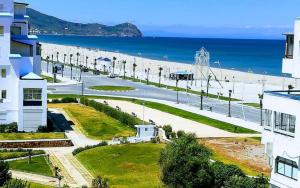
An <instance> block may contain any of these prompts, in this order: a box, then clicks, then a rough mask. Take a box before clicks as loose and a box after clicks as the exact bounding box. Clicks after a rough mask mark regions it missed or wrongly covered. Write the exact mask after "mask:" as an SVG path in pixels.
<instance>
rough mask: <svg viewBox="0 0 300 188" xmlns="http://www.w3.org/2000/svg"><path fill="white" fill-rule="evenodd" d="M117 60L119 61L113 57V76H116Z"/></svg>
mask: <svg viewBox="0 0 300 188" xmlns="http://www.w3.org/2000/svg"><path fill="white" fill-rule="evenodd" d="M116 60H117V58H116V57H113V62H112V68H113V70H112V74H115V66H116Z"/></svg>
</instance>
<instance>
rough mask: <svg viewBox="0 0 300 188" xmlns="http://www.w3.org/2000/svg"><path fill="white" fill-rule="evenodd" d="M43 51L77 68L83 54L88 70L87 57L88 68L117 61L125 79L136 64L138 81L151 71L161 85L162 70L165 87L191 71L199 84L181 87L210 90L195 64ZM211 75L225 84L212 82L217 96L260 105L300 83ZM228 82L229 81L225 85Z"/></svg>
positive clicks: (232, 73)
mask: <svg viewBox="0 0 300 188" xmlns="http://www.w3.org/2000/svg"><path fill="white" fill-rule="evenodd" d="M42 46H43V51H42V57H43V58H46V56H49V57H50V59H51V56H52V54H53V55H54V56H53V57H54V61H56V60H57V57H56V54H57V52H59V57H58V58H59V61H60V62H63V61H64V54H66V55H67V56H66V59H65V61H66V63H68V64H69V62H70V58H69V57H70V56H69V55H70V54H73V58H72V62H73V64H75V65H76V63H77V56H76V54H77V53H80V56H79V64H80V63H82V64H83V65H84V66H85V63H86V57H88V67H90V68H93V67H94V65H93V64H94V59H98V58H99V57H102V58H109V59H113V57H116V58H117V60H116V64H115V73H116V74H120V75H123V72H124V70H123V63H122V61H123V60H125V61H126V62H127V63H126V67H125V69H126V75H127V76H132V75H133V64H134V62H135V63H136V64H137V67H136V77H137V78H140V79H146V74H145V69H148V68H149V69H150V71H149V80H151V81H154V82H158V74H159V67H162V68H163V71H162V80H161V81H162V83H163V84H166V85H172V86H174V85H175V81H170V80H169V79H168V77H169V74H170V73H174V72H176V71H190V72H193V73H194V74H195V78H196V81H195V82H193V83H192V82H185V81H181V82H180V83H179V86H180V87H183V88H186V87H187V86H188V87H190V88H192V89H194V90H201V89H205V88H206V81H205V80H203V82H202V87H201V84H200V83H201V81H200V79H201V76H200V70H199V67H196V66H194V65H191V64H183V63H177V62H170V61H159V60H152V59H147V58H143V57H140V56H139V57H134V56H130V55H127V54H122V53H117V52H108V51H101V50H99V49H88V48H82V47H77V46H67V45H57V44H50V43H42ZM104 65H105V66H106V70H108V69H109V67H110V66H111V65H110V64H109V63H107V62H104V61H97V69H101V70H103V69H104ZM211 70H212V72H211V74H212V75H213V77H217V78H218V80H221V82H220V83H219V82H217V81H215V80H214V79H212V81H211V82H210V92H211V93H214V94H218V93H221V95H224V96H226V95H227V94H228V91H229V90H233V91H234V92H233V97H235V98H239V99H242V100H243V101H245V102H258V97H257V95H258V94H259V93H262V92H263V91H266V90H282V89H287V86H288V85H293V86H297V85H298V83H297V82H298V81H297V80H296V79H292V78H285V77H279V76H270V75H261V74H254V73H252V72H241V71H237V70H228V69H220V68H211ZM225 79H226V80H227V81H225Z"/></svg>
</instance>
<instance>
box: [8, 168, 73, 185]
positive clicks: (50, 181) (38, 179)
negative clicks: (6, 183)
mask: <svg viewBox="0 0 300 188" xmlns="http://www.w3.org/2000/svg"><path fill="white" fill-rule="evenodd" d="M11 173H12V177H13V178H17V179H21V180H25V181H28V182H34V183H39V184H43V185H49V186H55V187H58V180H57V178H53V177H48V176H42V175H37V174H31V173H25V172H19V171H15V170H11ZM64 183H65V182H64V181H62V183H61V185H64ZM69 186H72V185H69ZM73 187H75V186H73Z"/></svg>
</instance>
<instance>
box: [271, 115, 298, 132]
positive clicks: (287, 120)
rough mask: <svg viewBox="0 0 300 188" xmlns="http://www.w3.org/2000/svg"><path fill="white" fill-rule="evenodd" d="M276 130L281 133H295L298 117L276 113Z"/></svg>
mask: <svg viewBox="0 0 300 188" xmlns="http://www.w3.org/2000/svg"><path fill="white" fill-rule="evenodd" d="M274 124H275V127H274V130H275V131H277V132H279V133H283V132H286V133H292V134H294V133H295V125H296V117H295V116H293V115H289V114H285V113H280V112H274Z"/></svg>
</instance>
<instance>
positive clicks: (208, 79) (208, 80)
mask: <svg viewBox="0 0 300 188" xmlns="http://www.w3.org/2000/svg"><path fill="white" fill-rule="evenodd" d="M210 79H211V75H208V77H207V86H206V96H207V97H208V89H209V82H210Z"/></svg>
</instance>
